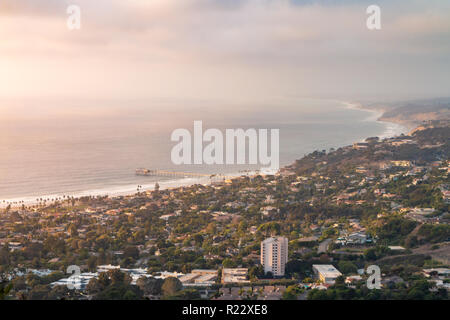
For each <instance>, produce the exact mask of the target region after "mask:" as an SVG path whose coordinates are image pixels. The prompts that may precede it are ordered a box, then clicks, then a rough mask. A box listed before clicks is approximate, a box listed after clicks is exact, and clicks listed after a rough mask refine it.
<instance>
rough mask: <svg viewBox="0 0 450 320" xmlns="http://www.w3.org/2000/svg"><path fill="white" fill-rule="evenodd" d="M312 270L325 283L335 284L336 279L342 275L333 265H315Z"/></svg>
mask: <svg viewBox="0 0 450 320" xmlns="http://www.w3.org/2000/svg"><path fill="white" fill-rule="evenodd" d="M312 268H313V271H314V274H315V275H316V276H317V277H318V278H319V279H320V281H322V282H323V283H329V284H333V283H334V282H335V281H336V278H337V277H339V276H341V275H342V273H340V272H339V270H338V269H336V268H335V267H334V266H333V265H331V264H313V266H312Z"/></svg>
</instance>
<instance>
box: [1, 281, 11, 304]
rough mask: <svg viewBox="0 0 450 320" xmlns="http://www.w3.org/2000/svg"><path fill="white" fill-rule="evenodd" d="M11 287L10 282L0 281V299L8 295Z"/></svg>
mask: <svg viewBox="0 0 450 320" xmlns="http://www.w3.org/2000/svg"><path fill="white" fill-rule="evenodd" d="M11 289H12V284H11V283H9V284H6V283H3V282H2V283H0V300H3V299H5V297H6V296H7V295H8V293H9V292H10V291H11Z"/></svg>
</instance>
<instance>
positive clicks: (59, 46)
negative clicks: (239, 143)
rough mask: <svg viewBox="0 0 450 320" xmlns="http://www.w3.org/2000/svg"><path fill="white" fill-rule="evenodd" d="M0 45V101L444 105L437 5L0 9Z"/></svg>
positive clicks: (217, 1) (160, 1) (446, 54)
mask: <svg viewBox="0 0 450 320" xmlns="http://www.w3.org/2000/svg"><path fill="white" fill-rule="evenodd" d="M69 4H77V5H79V6H80V7H81V14H82V17H81V30H77V31H70V30H68V28H67V27H66V20H67V17H68V15H67V13H66V9H67V6H68V5H69ZM370 4H378V5H379V6H380V7H381V10H382V11H381V14H382V29H381V30H380V31H370V30H368V29H367V28H366V19H367V14H366V8H367V7H368V6H369V5H370ZM0 39H1V41H0V98H17V97H18V98H27V99H32V98H41V97H47V98H49V97H50V98H52V97H65V98H82V99H84V98H86V99H92V98H95V99H144V100H145V99H155V98H156V99H158V98H163V99H164V98H174V99H231V100H247V99H250V100H252V99H256V100H264V99H270V98H273V97H282V96H299V97H301V96H308V97H326V98H338V99H351V98H372V99H386V98H415V97H432V96H449V95H450V1H448V0H440V1H438V0H434V1H433V0H421V1H415V0H407V1H406V0H405V1H395V0H389V1H378V0H371V1H365V0H358V1H357V0H354V1H345V0H341V1H338V0H336V1H331V0H330V1H301V0H296V1H295V0H291V1H287V0H71V1H65V0H1V1H0Z"/></svg>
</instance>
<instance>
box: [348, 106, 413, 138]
mask: <svg viewBox="0 0 450 320" xmlns="http://www.w3.org/2000/svg"><path fill="white" fill-rule="evenodd" d="M342 103H343V104H344V105H345V106H346V108H347V109H353V110H360V111H365V112H369V113H372V117H373V118H372V117H371V120H372V121H377V122H380V123H383V124H385V125H386V127H387V130H386V133H385V134H383V135H381V136H380V138H389V137H393V136H397V135H400V134H402V133H403V134H407V133H408V132H410V131H412V130H414V129H415V128H417V126H418V125H419V123H416V122H414V121H406V120H398V119H393V118H385V117H384V114H385V113H386V112H387V110H386V109H383V108H380V107H377V108H369V107H367V106H364V105H363V104H362V103H359V102H347V101H344V102H342Z"/></svg>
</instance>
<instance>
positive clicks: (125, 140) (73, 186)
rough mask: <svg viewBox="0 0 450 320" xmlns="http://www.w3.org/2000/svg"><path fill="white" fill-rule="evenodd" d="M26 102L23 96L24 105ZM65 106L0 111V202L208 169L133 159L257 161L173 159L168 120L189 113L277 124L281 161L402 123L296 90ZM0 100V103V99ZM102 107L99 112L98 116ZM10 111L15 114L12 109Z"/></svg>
mask: <svg viewBox="0 0 450 320" xmlns="http://www.w3.org/2000/svg"><path fill="white" fill-rule="evenodd" d="M25 107H26V106H24V108H25ZM65 108H68V109H65V111H66V112H61V113H59V112H55V111H53V109H51V108H49V109H51V110H52V111H48V110H47V109H45V108H43V109H41V111H39V110H37V109H34V112H32V113H31V114H30V113H26V114H24V115H23V116H22V118H20V116H17V115H14V116H15V117H16V118H15V119H14V121H12V119H11V115H6V116H5V115H3V116H2V119H1V120H0V134H1V137H2V138H1V139H0V154H2V156H1V157H0V175H1V179H0V205H1V206H5V205H8V204H13V205H18V204H21V203H24V204H32V203H35V202H37V199H49V200H52V199H58V198H62V197H63V196H65V197H69V196H70V197H81V196H98V195H109V196H117V195H126V194H134V193H136V191H137V186H138V185H140V186H142V188H141V191H145V190H152V189H153V188H154V185H155V183H156V182H158V184H159V185H160V187H161V188H162V189H165V188H172V187H179V186H186V185H192V184H196V183H200V184H206V183H209V181H210V180H209V179H208V178H206V177H205V178H181V179H180V178H177V179H173V178H163V177H151V176H136V175H135V169H136V168H141V167H142V168H148V169H157V170H171V171H182V172H193V173H202V174H224V175H225V174H226V175H231V176H238V175H241V174H242V173H243V172H246V173H247V174H248V173H251V172H255V171H256V170H259V169H261V167H260V166H257V165H175V164H173V163H172V162H171V160H170V151H171V149H172V147H173V146H174V145H175V144H176V143H175V142H172V141H170V135H171V132H172V131H173V130H175V129H177V128H186V129H188V130H192V126H193V121H195V120H202V121H203V126H204V128H205V129H206V128H218V129H221V130H225V129H236V128H243V129H249V128H255V129H262V128H265V129H279V130H280V166H281V167H283V166H286V165H289V164H291V163H293V162H294V161H295V160H297V159H300V158H302V157H303V156H304V155H306V154H308V153H310V152H313V151H315V150H330V149H331V148H339V147H342V146H345V145H349V144H351V143H353V142H357V141H362V140H364V139H365V138H367V137H372V136H378V137H380V138H386V137H391V136H396V135H399V134H401V133H406V131H407V128H405V127H403V126H402V125H400V124H396V123H389V122H381V121H378V118H379V117H380V116H381V113H380V111H374V110H366V109H363V108H362V107H361V106H357V105H355V104H352V103H348V102H340V101H335V100H317V99H295V100H294V101H292V100H290V101H288V102H282V103H278V104H277V105H276V106H274V104H273V103H267V104H249V103H243V104H242V105H241V107H238V108H236V106H234V108H233V112H229V111H227V110H228V108H224V106H223V105H217V106H215V107H211V106H210V103H209V102H197V103H196V104H195V107H193V106H192V105H190V106H185V108H186V110H189V112H183V110H182V109H180V106H179V104H177V103H173V104H167V103H165V104H164V105H158V104H155V105H151V106H147V105H144V104H134V105H131V106H130V105H127V106H126V107H123V106H114V107H111V108H110V109H109V112H101V111H100V110H103V108H106V107H104V106H97V105H95V106H92V105H90V104H89V106H88V104H74V105H71V106H70V107H65ZM0 110H1V109H0ZM105 114H106V116H105ZM17 117H19V119H18V118H17Z"/></svg>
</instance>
